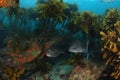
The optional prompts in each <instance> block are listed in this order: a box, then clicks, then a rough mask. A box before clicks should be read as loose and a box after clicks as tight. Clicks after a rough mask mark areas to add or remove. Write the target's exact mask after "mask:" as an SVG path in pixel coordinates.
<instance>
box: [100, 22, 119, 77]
mask: <svg viewBox="0 0 120 80" xmlns="http://www.w3.org/2000/svg"><path fill="white" fill-rule="evenodd" d="M119 22H120V21H117V22H116V23H115V24H114V29H113V30H111V31H109V30H108V31H107V32H103V31H101V32H100V35H101V36H102V38H101V41H102V44H103V47H102V48H101V51H102V52H103V58H104V59H105V60H106V65H111V66H113V72H112V73H111V76H113V77H114V78H115V79H119V78H120V45H119V44H120V41H119V37H120V35H119V29H118V28H119V27H120V24H119Z"/></svg>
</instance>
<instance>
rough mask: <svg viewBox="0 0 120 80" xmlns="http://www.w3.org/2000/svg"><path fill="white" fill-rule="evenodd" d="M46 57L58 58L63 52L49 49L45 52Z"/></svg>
mask: <svg viewBox="0 0 120 80" xmlns="http://www.w3.org/2000/svg"><path fill="white" fill-rule="evenodd" d="M45 53H46V56H47V57H54V58H55V57H58V56H59V55H60V54H64V52H62V51H60V50H57V49H55V48H50V49H48V50H46V52H45Z"/></svg>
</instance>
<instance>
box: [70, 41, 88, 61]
mask: <svg viewBox="0 0 120 80" xmlns="http://www.w3.org/2000/svg"><path fill="white" fill-rule="evenodd" d="M88 44H89V41H87V43H86V44H84V43H83V42H82V41H80V40H76V41H74V42H73V43H72V44H71V45H70V47H69V49H68V51H69V52H72V53H76V54H79V53H81V54H83V55H84V56H86V58H87V59H88V57H89V53H88Z"/></svg>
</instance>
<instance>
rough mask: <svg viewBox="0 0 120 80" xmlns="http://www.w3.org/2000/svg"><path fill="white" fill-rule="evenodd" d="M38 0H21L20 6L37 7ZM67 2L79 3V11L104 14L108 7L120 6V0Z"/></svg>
mask: <svg viewBox="0 0 120 80" xmlns="http://www.w3.org/2000/svg"><path fill="white" fill-rule="evenodd" d="M36 1H37V0H20V6H21V7H25V8H31V7H35V4H36ZM64 2H66V3H72V4H74V3H75V4H77V5H78V7H79V11H84V10H87V11H90V12H94V13H96V14H103V13H104V11H105V10H106V9H109V8H120V0H114V2H111V3H107V2H101V0H64Z"/></svg>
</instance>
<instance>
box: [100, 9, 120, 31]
mask: <svg viewBox="0 0 120 80" xmlns="http://www.w3.org/2000/svg"><path fill="white" fill-rule="evenodd" d="M103 17H104V19H103V27H102V29H104V30H106V31H107V30H113V29H114V24H115V23H116V21H118V20H120V12H119V10H118V9H117V8H114V9H108V10H107V11H106V14H105V15H104V16H103Z"/></svg>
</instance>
